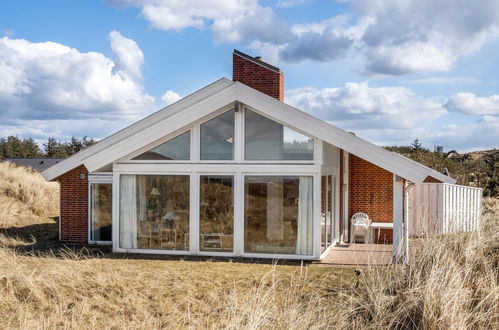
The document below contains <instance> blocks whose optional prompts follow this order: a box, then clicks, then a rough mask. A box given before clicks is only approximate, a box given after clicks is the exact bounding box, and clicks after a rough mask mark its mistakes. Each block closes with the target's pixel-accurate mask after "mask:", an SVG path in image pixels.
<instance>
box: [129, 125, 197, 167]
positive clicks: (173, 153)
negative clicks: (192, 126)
mask: <svg viewBox="0 0 499 330" xmlns="http://www.w3.org/2000/svg"><path fill="white" fill-rule="evenodd" d="M190 158H191V131H188V132H185V133H183V134H180V135H178V136H176V137H174V138H173V139H171V140H168V141H166V142H164V143H162V144H160V145H159V146H157V147H154V148H152V149H151V150H148V151H146V152H144V153H142V154H140V155H138V156H136V157H135V158H132V159H133V160H189V159H190Z"/></svg>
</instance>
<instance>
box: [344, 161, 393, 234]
mask: <svg viewBox="0 0 499 330" xmlns="http://www.w3.org/2000/svg"><path fill="white" fill-rule="evenodd" d="M348 181H349V204H348V205H349V207H348V213H349V218H351V217H352V215H354V214H355V213H357V212H364V213H366V214H367V215H369V217H370V218H371V219H372V221H375V222H392V221H393V174H392V173H391V172H388V171H386V170H384V169H382V168H380V167H378V166H376V165H374V164H372V163H369V162H368V161H365V160H363V159H361V158H359V157H356V156H354V155H352V154H350V155H349V180H348ZM380 241H381V242H383V241H387V242H391V241H392V231H390V230H382V231H381V235H380Z"/></svg>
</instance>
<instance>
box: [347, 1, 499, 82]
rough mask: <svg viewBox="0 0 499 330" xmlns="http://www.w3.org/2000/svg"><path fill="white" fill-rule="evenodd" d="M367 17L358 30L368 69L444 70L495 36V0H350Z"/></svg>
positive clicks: (498, 8) (498, 24)
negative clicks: (363, 28)
mask: <svg viewBox="0 0 499 330" xmlns="http://www.w3.org/2000/svg"><path fill="white" fill-rule="evenodd" d="M351 3H352V7H353V8H354V10H355V11H356V12H357V13H359V15H361V17H365V18H370V19H371V20H372V24H370V25H369V26H368V27H367V29H366V30H365V33H364V35H363V36H362V42H363V47H362V49H363V52H364V54H365V57H366V70H367V71H368V72H372V73H377V74H390V75H399V74H407V73H414V72H433V71H447V70H449V69H450V68H451V67H452V65H453V64H454V63H455V62H456V61H457V60H458V59H459V58H460V57H462V56H465V55H468V54H470V53H472V52H474V51H477V50H478V49H480V48H481V47H482V46H483V45H484V44H485V42H487V41H490V40H494V39H496V38H498V37H499V2H498V1H496V0H483V1H476V2H473V1H468V0H440V1H434V0H410V1H399V0H383V1H381V0H378V1H373V0H352V1H351Z"/></svg>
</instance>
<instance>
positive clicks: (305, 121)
mask: <svg viewBox="0 0 499 330" xmlns="http://www.w3.org/2000/svg"><path fill="white" fill-rule="evenodd" d="M235 87H236V88H237V89H238V91H237V97H238V100H239V101H241V102H242V103H244V104H246V105H248V106H250V107H254V108H255V109H257V110H259V111H262V112H264V113H266V114H268V115H269V116H270V117H273V118H274V119H276V120H278V121H280V122H282V123H285V124H287V125H288V126H291V127H292V128H296V129H298V130H301V131H303V132H306V133H307V134H309V135H312V136H314V137H317V138H319V139H321V140H323V141H326V142H328V143H330V144H332V145H334V146H337V147H339V148H341V149H343V150H345V151H347V152H349V153H351V154H354V155H356V156H358V157H360V158H362V159H365V160H367V161H369V162H371V163H373V164H375V165H377V166H379V167H381V168H384V169H386V170H388V171H390V172H392V173H394V174H396V175H398V176H401V177H403V178H405V179H408V180H410V181H412V182H414V183H422V182H423V181H424V179H425V178H426V177H427V176H428V175H431V176H434V177H435V176H438V177H436V179H439V180H442V181H444V182H450V181H455V180H453V179H452V178H449V177H447V176H445V175H443V174H439V173H438V172H436V171H434V170H431V169H430V168H428V167H426V166H423V165H421V164H419V163H417V162H414V161H412V160H409V159H407V158H405V157H403V156H401V155H398V154H396V153H393V152H391V151H388V150H385V149H383V148H381V147H379V146H376V145H374V144H372V143H370V142H368V141H366V140H363V139H361V138H359V137H357V136H355V135H353V134H351V133H348V132H346V131H344V130H342V129H340V128H337V127H336V126H333V125H331V124H329V123H327V122H325V121H323V120H321V119H318V118H316V117H313V116H311V115H309V114H307V113H305V112H303V111H301V110H299V109H296V108H294V107H292V106H290V105H287V104H285V103H282V102H280V101H278V100H276V99H274V98H272V97H269V96H267V95H265V94H263V93H261V92H259V91H257V90H255V89H252V88H250V87H248V86H246V85H244V84H241V83H238V82H236V83H235ZM436 173H437V174H439V175H437V174H436ZM444 179H445V180H444Z"/></svg>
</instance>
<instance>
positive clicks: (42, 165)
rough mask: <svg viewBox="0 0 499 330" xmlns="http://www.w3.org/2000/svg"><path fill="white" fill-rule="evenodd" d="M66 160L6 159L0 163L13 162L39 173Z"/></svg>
mask: <svg viewBox="0 0 499 330" xmlns="http://www.w3.org/2000/svg"><path fill="white" fill-rule="evenodd" d="M63 160H64V158H4V159H2V160H0V161H2V162H11V163H14V164H17V165H20V166H26V167H31V168H33V169H35V170H37V171H40V172H41V171H45V170H46V169H48V168H49V167H51V166H53V165H55V164H58V163H60V162H62V161H63Z"/></svg>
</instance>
